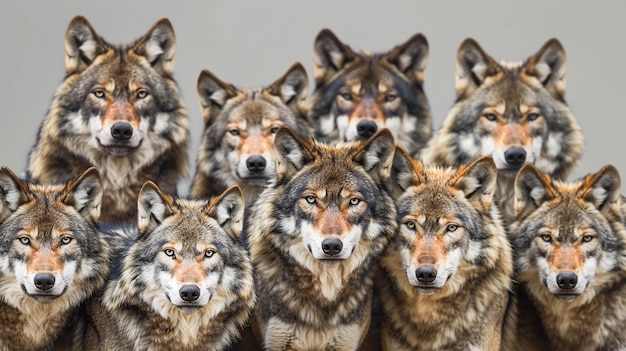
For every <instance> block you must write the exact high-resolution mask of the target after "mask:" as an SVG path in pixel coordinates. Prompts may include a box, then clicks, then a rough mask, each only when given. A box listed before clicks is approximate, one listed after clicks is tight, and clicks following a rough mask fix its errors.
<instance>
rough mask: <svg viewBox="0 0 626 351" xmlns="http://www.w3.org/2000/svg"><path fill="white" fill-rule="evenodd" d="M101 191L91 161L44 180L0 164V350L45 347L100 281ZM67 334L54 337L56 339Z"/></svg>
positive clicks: (103, 247)
mask: <svg viewBox="0 0 626 351" xmlns="http://www.w3.org/2000/svg"><path fill="white" fill-rule="evenodd" d="M101 199H102V182H101V179H100V175H99V174H98V172H97V171H96V169H95V168H90V169H88V170H86V171H85V172H84V173H83V174H82V175H80V176H79V177H78V178H77V179H74V180H72V181H71V182H69V183H67V184H63V185H45V186H44V185H35V184H32V183H28V182H26V181H23V180H20V179H18V178H17V177H16V176H15V175H14V174H13V172H12V171H11V170H9V169H8V168H6V167H3V168H2V169H0V238H1V239H0V350H3V351H8V350H16V351H17V350H20V351H28V350H50V349H52V346H53V344H54V343H55V340H56V339H57V337H58V336H59V335H60V334H61V331H62V329H63V328H65V327H66V326H69V325H70V324H71V323H73V321H74V317H75V314H76V311H77V309H78V307H79V305H80V304H81V303H82V302H83V301H85V300H86V299H88V298H90V297H91V296H92V294H94V293H95V292H96V291H98V290H99V289H101V288H102V287H103V286H104V283H105V279H106V276H107V275H108V273H109V256H108V252H109V249H108V245H107V243H106V242H105V241H104V239H103V235H102V234H101V233H100V232H99V231H98V229H97V226H96V222H97V220H98V217H99V215H100V204H101ZM69 341H70V340H69V338H68V339H63V340H61V339H60V338H59V340H57V347H58V348H59V349H65V348H66V347H69V346H68V345H69Z"/></svg>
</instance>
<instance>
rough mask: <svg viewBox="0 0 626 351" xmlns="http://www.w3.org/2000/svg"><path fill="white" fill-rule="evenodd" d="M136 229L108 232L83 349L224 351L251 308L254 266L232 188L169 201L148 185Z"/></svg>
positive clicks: (237, 192) (82, 332) (81, 337)
mask: <svg viewBox="0 0 626 351" xmlns="http://www.w3.org/2000/svg"><path fill="white" fill-rule="evenodd" d="M137 206H138V220H137V225H136V226H134V227H121V228H117V229H113V230H111V231H110V232H107V233H108V234H109V235H110V236H111V238H110V239H109V240H110V242H112V243H113V244H112V245H113V247H114V249H115V251H114V255H113V259H112V269H111V270H112V272H111V275H110V277H109V280H108V281H107V284H106V287H105V288H104V291H103V292H102V294H101V296H99V297H98V298H97V299H93V300H91V301H90V304H89V306H88V307H87V312H86V313H87V318H86V321H87V322H86V323H85V324H84V325H83V326H82V327H80V328H77V329H78V331H77V334H78V336H77V337H76V338H75V341H76V342H77V343H80V344H82V345H83V347H84V349H85V350H97V349H104V350H130V349H132V350H181V351H182V350H184V351H191V350H194V351H195V350H203V351H218V350H224V349H226V347H228V346H229V345H230V344H231V343H233V342H234V341H235V340H237V339H238V338H239V336H240V330H241V329H242V328H243V326H244V325H245V323H246V322H247V321H248V319H249V315H250V311H251V310H252V308H253V307H254V303H255V294H254V283H253V276H252V264H251V263H250V258H249V255H248V253H247V252H246V250H245V249H244V248H243V246H242V245H241V244H240V243H239V235H240V233H241V230H242V225H243V210H244V200H243V195H242V193H241V189H239V187H237V186H233V187H230V188H228V189H226V190H225V191H224V192H223V193H222V194H219V195H218V196H216V197H213V198H211V199H202V200H185V199H181V198H175V197H173V196H171V195H169V194H165V193H163V191H162V190H161V189H160V188H159V187H158V186H157V185H156V184H155V183H153V182H151V181H148V182H146V183H145V184H144V186H143V187H142V188H141V190H140V192H139V196H138V200H137Z"/></svg>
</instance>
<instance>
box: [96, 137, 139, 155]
mask: <svg viewBox="0 0 626 351" xmlns="http://www.w3.org/2000/svg"><path fill="white" fill-rule="evenodd" d="M97 140H98V145H99V146H100V148H101V149H102V150H103V151H104V152H106V153H108V154H110V155H111V156H116V157H124V156H127V155H128V154H130V153H132V152H134V151H135V150H137V149H139V147H140V146H141V142H139V144H138V145H137V146H132V145H128V144H122V143H120V144H111V145H104V144H103V143H102V142H101V141H100V139H97Z"/></svg>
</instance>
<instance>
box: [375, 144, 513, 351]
mask: <svg viewBox="0 0 626 351" xmlns="http://www.w3.org/2000/svg"><path fill="white" fill-rule="evenodd" d="M392 174H393V178H394V191H393V194H394V195H393V198H394V201H395V203H396V212H397V219H398V232H397V235H396V237H395V239H394V241H393V243H392V244H390V245H389V247H388V249H387V250H386V252H385V255H384V256H382V257H381V259H380V268H381V269H380V272H381V274H380V275H379V280H378V282H379V285H380V287H379V288H378V290H379V291H380V299H381V301H382V304H383V323H382V342H383V350H388V351H399V350H433V351H434V350H499V349H500V342H501V329H502V323H503V316H504V311H505V308H506V304H507V302H508V296H509V291H510V288H511V278H512V275H513V260H512V253H511V247H510V244H509V242H508V240H507V237H506V233H505V230H504V227H503V226H502V224H501V220H500V214H499V212H498V209H497V207H496V206H495V204H493V202H492V198H493V195H494V192H495V187H496V177H497V175H496V167H495V164H494V162H493V159H492V158H491V157H490V156H483V157H481V158H479V159H477V160H476V161H475V162H474V163H472V164H470V165H467V166H462V167H460V168H459V169H456V168H439V167H428V166H427V167H425V166H424V165H422V163H421V162H419V161H417V160H414V159H411V158H410V157H409V155H408V154H407V153H406V152H405V151H404V150H400V149H398V150H396V153H395V159H394V163H393V170H392Z"/></svg>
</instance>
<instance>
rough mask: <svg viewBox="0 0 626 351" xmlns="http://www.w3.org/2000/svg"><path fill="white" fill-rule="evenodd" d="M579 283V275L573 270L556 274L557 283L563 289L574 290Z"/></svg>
mask: <svg viewBox="0 0 626 351" xmlns="http://www.w3.org/2000/svg"><path fill="white" fill-rule="evenodd" d="M577 283H578V276H576V274H575V273H573V272H563V273H559V274H558V275H557V276H556V285H558V286H559V288H561V289H563V290H572V289H574V288H575V287H576V284H577Z"/></svg>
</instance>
